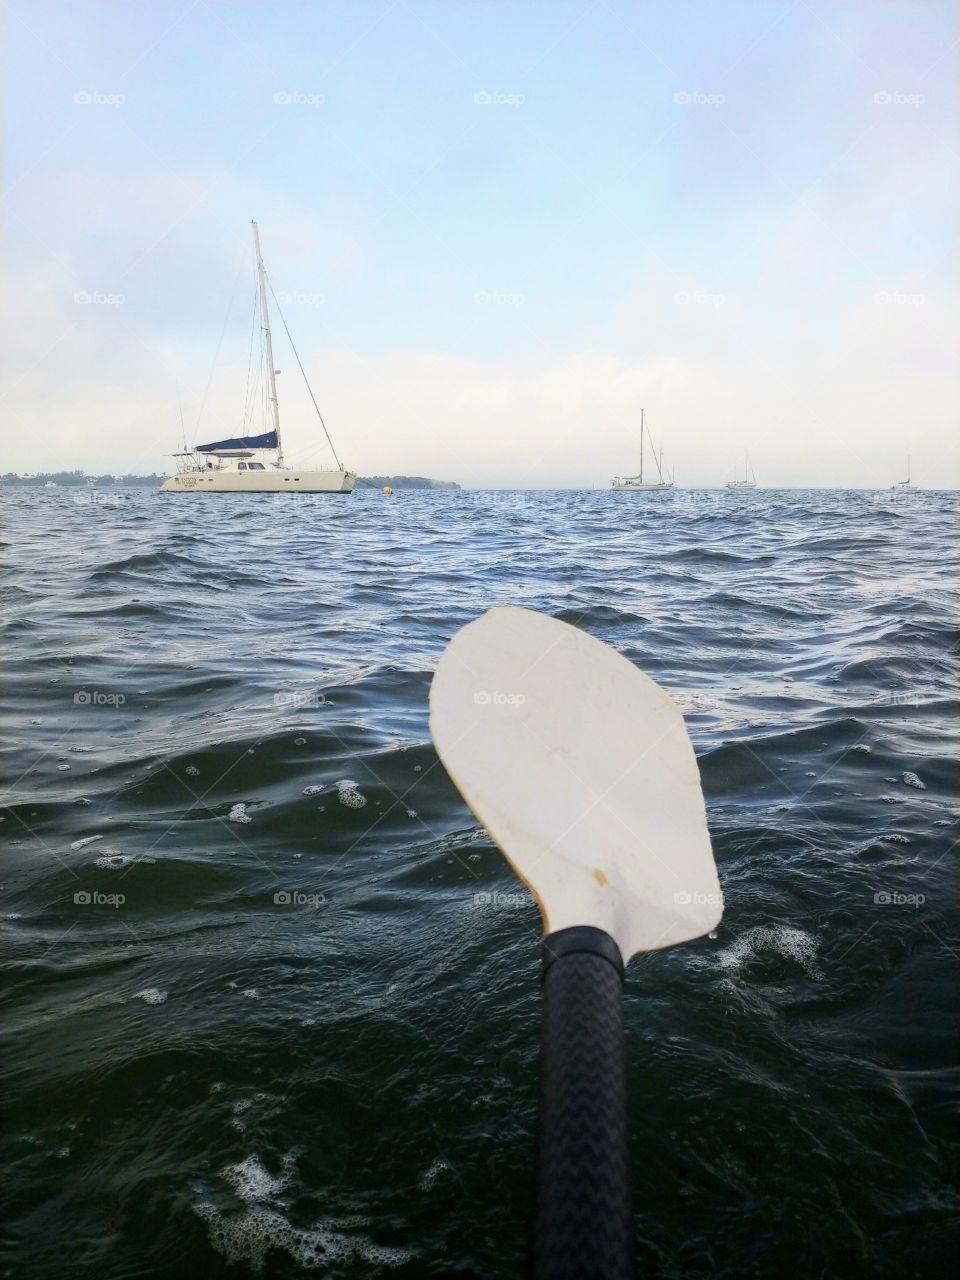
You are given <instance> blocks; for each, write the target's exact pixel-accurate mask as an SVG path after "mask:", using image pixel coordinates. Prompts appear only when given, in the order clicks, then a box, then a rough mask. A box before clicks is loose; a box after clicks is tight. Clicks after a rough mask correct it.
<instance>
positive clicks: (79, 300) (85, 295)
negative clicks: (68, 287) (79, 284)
mask: <svg viewBox="0 0 960 1280" xmlns="http://www.w3.org/2000/svg"><path fill="white" fill-rule="evenodd" d="M126 300H127V295H126V294H125V293H102V292H101V291H100V290H99V289H94V290H93V291H92V292H91V290H89V289H78V290H77V292H76V293H75V294H74V295H73V301H74V305H75V306H78V307H122V306H123V304H124V303H125V302H126Z"/></svg>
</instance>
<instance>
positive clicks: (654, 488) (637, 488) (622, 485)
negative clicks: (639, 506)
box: [611, 480, 673, 493]
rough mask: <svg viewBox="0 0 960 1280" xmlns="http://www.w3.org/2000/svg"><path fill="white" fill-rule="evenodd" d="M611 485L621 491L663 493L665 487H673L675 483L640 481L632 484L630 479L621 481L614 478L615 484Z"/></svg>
mask: <svg viewBox="0 0 960 1280" xmlns="http://www.w3.org/2000/svg"><path fill="white" fill-rule="evenodd" d="M611 487H612V488H613V489H616V490H617V491H618V492H619V493H663V491H664V490H665V489H672V488H673V485H672V484H666V483H664V484H656V483H655V484H639V483H637V484H632V483H631V482H630V481H629V480H625V481H620V482H618V481H616V480H614V482H613V485H612V486H611Z"/></svg>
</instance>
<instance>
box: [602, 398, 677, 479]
mask: <svg viewBox="0 0 960 1280" xmlns="http://www.w3.org/2000/svg"><path fill="white" fill-rule="evenodd" d="M646 434H647V435H648V436H649V435H650V432H649V431H648V432H647V433H646ZM643 437H644V426H643V410H642V409H641V410H640V474H639V475H636V476H615V477H614V479H613V481H612V482H611V487H612V488H614V489H618V490H620V491H622V492H625V493H659V492H662V491H663V490H664V489H672V488H673V479H672V478H671V479H670V480H664V478H663V450H662V449H661V450H660V453H659V454H658V453H657V451H656V449H654V447H653V440H652V439H651V440H650V448H651V450H653V460H654V462H655V463H656V466H657V476H658V479H656V480H649V479H648V480H644V478H643ZM647 474H648V475H649V472H648V473H647Z"/></svg>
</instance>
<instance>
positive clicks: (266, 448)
mask: <svg viewBox="0 0 960 1280" xmlns="http://www.w3.org/2000/svg"><path fill="white" fill-rule="evenodd" d="M250 225H251V227H252V228H253V245H254V251H255V254H256V263H257V297H258V299H259V312H260V332H261V343H262V361H263V368H264V369H265V371H266V383H265V386H264V391H265V402H266V403H265V409H266V418H267V421H266V422H264V423H263V424H262V425H263V426H265V427H267V430H263V431H260V432H259V433H256V434H254V433H252V432H251V431H250V430H249V427H250V425H252V424H251V423H249V422H248V415H249V410H250V408H251V404H250V391H251V388H250V369H249V368H248V371H247V389H246V393H245V397H244V416H243V421H242V424H241V428H242V429H243V428H246V430H245V431H243V433H242V434H238V435H235V436H231V437H229V438H227V439H224V440H214V441H213V442H212V443H210V444H198V445H196V446H195V447H194V448H193V449H187V448H186V445H184V448H183V452H182V453H178V454H174V457H175V458H176V462H177V474H176V475H175V476H170V477H168V478H167V479H166V480H165V481H164V482H163V484H162V485H161V486H160V488H161V491H162V492H166V493H197V492H213V493H351V492H352V491H353V486H354V483H355V481H356V478H357V477H356V474H355V473H354V472H353V471H347V469H346V468H345V467H344V465H343V463H342V462H341V461H340V459H339V457H338V456H337V452H336V450H335V449H334V447H333V441H332V440H331V439H330V433H329V431H328V430H327V424H326V423H325V422H324V420H323V416H322V414H321V413H320V407H319V405H318V404H317V400H316V397H315V396H314V394H313V388H312V387H311V386H310V381H309V379H308V378H307V374H306V370H305V369H304V367H303V363H302V361H301V359H300V356H299V353H298V352H297V349H296V347H294V345H293V339H292V337H291V336H290V330H289V329H288V328H287V322H286V319H285V318H284V316H283V313H282V312H281V311H280V305H279V303H277V311H278V313H279V315H280V319H281V321H282V322H283V327H284V330H285V332H286V334H287V338H288V339H289V340H290V346H291V348H292V349H293V354H294V356H295V357H296V361H297V364H298V365H299V367H300V372H301V373H302V374H303V380H304V382H305V383H306V386H307V391H308V392H309V393H310V399H311V400H312V402H313V407H314V409H316V412H317V417H318V418H319V419H320V425H321V426H322V427H323V431H324V435H325V436H326V439H327V443H328V444H329V446H330V451H331V453H332V454H333V457H334V460H335V462H336V464H337V465H336V469H333V468H331V469H329V470H314V469H304V468H296V467H288V466H286V465H285V463H284V457H283V439H282V437H281V434H280V405H279V401H278V399H277V373H278V372H279V370H278V369H277V368H276V365H275V361H274V356H273V335H272V333H271V330H270V310H269V306H268V302H267V272H266V268H265V267H264V265H263V256H262V254H261V252H260V232H259V229H258V227H257V224H256V223H255V222H251V224H250ZM271 292H272V288H271ZM276 301H277V299H276V294H274V302H276ZM250 360H251V364H252V360H253V350H252V343H251V353H250ZM271 454H272V455H273V456H272V457H271V456H270V455H271Z"/></svg>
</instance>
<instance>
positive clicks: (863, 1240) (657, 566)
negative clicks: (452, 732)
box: [0, 489, 960, 1280]
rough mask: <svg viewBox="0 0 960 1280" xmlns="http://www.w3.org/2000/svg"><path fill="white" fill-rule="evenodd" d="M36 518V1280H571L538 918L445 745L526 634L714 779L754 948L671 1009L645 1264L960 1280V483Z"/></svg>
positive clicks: (10, 1060)
mask: <svg viewBox="0 0 960 1280" xmlns="http://www.w3.org/2000/svg"><path fill="white" fill-rule="evenodd" d="M2 503H3V517H2V526H3V527H2V538H3V542H4V544H5V545H4V566H5V567H4V576H3V591H4V600H3V608H4V613H3V618H4V641H5V649H4V652H5V662H4V677H3V679H4V685H5V694H6V697H5V700H4V708H5V709H4V711H3V728H4V738H5V744H6V745H5V746H4V748H3V753H2V760H0V765H2V772H3V785H2V809H0V817H2V819H3V820H2V823H0V837H2V840H3V845H4V853H3V869H2V895H0V896H2V910H0V916H2V919H0V933H2V939H3V955H4V967H5V983H4V991H5V996H4V999H5V1025H6V1043H5V1048H4V1050H3V1058H2V1063H3V1066H2V1070H3V1073H4V1076H5V1083H6V1094H7V1098H8V1105H7V1107H6V1108H5V1111H4V1116H3V1153H4V1156H3V1158H4V1167H5V1174H6V1176H5V1178H4V1200H5V1212H4V1215H3V1218H4V1222H5V1229H4V1235H3V1241H2V1260H0V1271H2V1274H3V1275H6V1276H10V1277H17V1278H18V1280H20V1278H23V1280H28V1278H29V1280H47V1278H50V1280H54V1278H55V1280H61V1278H62V1277H64V1276H70V1277H85V1276H90V1277H96V1278H97V1280H126V1278H130V1280H140V1278H142V1277H152V1276H156V1277H166V1276H170V1277H180V1276H185V1277H186V1276H205V1277H209V1278H211V1280H212V1278H214V1277H221V1276H223V1277H242V1276H244V1275H255V1274H257V1273H259V1274H261V1275H263V1276H269V1277H288V1276H306V1275H311V1274H312V1275H318V1276H324V1277H372V1276H392V1277H397V1278H398V1280H399V1278H400V1277H423V1276H443V1277H481V1278H486V1277H490V1278H491V1280H493V1278H495V1277H519V1276H522V1275H524V1274H525V1269H526V1265H527V1253H528V1246H529V1232H530V1218H531V1211H532V1168H533V1141H534V1129H535V1114H536V1077H537V1038H538V1031H539V1004H538V1000H539V994H538V963H539V951H538V942H537V939H538V935H539V921H538V915H537V911H536V908H535V906H534V905H533V903H532V901H531V900H530V899H529V897H528V896H527V895H526V893H525V892H524V891H523V890H522V889H521V888H520V887H519V886H518V884H517V882H516V881H515V880H514V878H513V876H512V874H511V872H510V871H509V869H508V867H507V866H506V864H505V863H504V861H503V859H502V858H501V856H500V854H499V853H498V852H497V851H496V850H495V849H494V848H493V847H492V846H491V843H490V841H489V839H488V838H487V837H486V835H485V833H484V832H483V831H482V830H481V829H480V828H478V826H477V824H476V822H475V820H474V819H473V817H472V816H471V814H470V813H469V811H468V810H467V809H466V808H465V806H464V805H463V803H462V801H461V800H460V798H459V796H458V794H457V793H456V791H455V790H454V788H453V786H452V785H451V783H450V782H449V780H448V779H447V778H446V776H445V774H444V771H443V768H442V767H441V766H440V765H439V764H438V761H437V758H436V755H435V753H434V751H433V749H432V746H431V743H430V739H429V734H428V729H427V693H428V688H429V684H430V675H431V671H432V669H433V666H434V664H435V662H436V660H437V657H438V655H439V653H440V651H441V649H442V647H443V645H444V644H445V642H446V641H447V640H448V639H449V637H450V636H451V635H452V634H453V632H454V631H455V630H456V629H457V628H458V627H459V626H461V625H462V624H463V623H465V622H467V621H469V620H470V619H472V618H474V617H476V616H477V615H478V614H479V613H481V612H482V611H483V610H484V609H486V608H488V607H489V606H491V605H495V604H521V605H526V606H530V607H533V608H537V609H542V610H545V611H546V612H548V613H551V614H553V615H555V616H556V617H559V618H563V619H565V620H567V621H570V622H574V623H576V624H578V625H580V626H582V627H584V628H586V629H587V630H588V631H590V632H591V633H593V634H594V635H596V636H599V637H600V638H602V639H604V640H606V641H608V642H610V643H611V644H613V645H615V646H616V647H617V648H619V649H620V650H621V651H622V652H623V653H625V654H626V655H627V656H628V657H629V658H630V659H631V660H633V661H634V662H636V663H637V664H639V665H640V666H641V667H642V668H643V669H644V670H646V671H647V672H649V673H650V674H651V675H652V676H654V677H655V678H656V679H657V680H659V681H660V682H661V683H662V684H663V685H664V686H665V687H666V688H668V689H669V690H670V691H672V693H673V694H674V696H675V697H676V698H677V699H678V701H679V702H680V704H681V705H682V706H683V708H684V710H685V713H686V715H687V719H688V724H689V727H690V731H691V733H692V736H693V739H694V743H695V745H696V749H697V753H698V756H699V761H700V766H701V770H702V776H703V782H704V788H705V792H706V796H707V808H708V814H709V818H710V823H711V829H712V834H713V839H714V845H715V849H716V853H717V860H718V865H719V870H720V877H721V881H722V883H723V888H724V892H725V895H726V903H727V906H726V914H725V917H724V920H723V923H722V925H721V926H720V928H719V930H718V931H717V934H716V936H715V937H711V938H704V939H702V940H700V941H698V942H695V943H691V944H688V945H686V946H683V947H680V948H677V949H675V950H672V951H668V952H662V953H658V954H655V955H651V956H648V957H644V958H641V959H638V960H636V961H634V963H633V964H632V965H631V967H630V969H629V971H628V979H627V988H626V992H627V994H626V1020H627V1034H628V1052H629V1061H630V1089H631V1115H632V1129H633V1150H634V1164H635V1204H636V1234H637V1252H638V1258H639V1261H640V1268H641V1273H642V1274H643V1275H645V1276H656V1277H668V1278H670V1280H679V1278H680V1277H704V1278H705V1277H727V1278H730V1280H734V1278H740V1277H766V1278H768V1277H779V1276H790V1277H802V1278H806V1277H810V1278H811V1280H813V1278H814V1277H816V1278H818V1280H822V1278H824V1277H890V1278H891V1280H893V1277H897V1280H902V1277H940V1276H942V1275H944V1274H946V1273H947V1268H948V1265H949V1260H950V1259H952V1257H953V1255H954V1253H955V1250H956V1246H957V1244H958V1243H960V1240H958V1232H957V1228H956V1218H955V1216H954V1213H955V1208H954V1206H955V1198H954V1197H955V1189H956V1178H957V1170H958V1162H957V1147H956V1128H955V1117H956V1106H957V1085H958V1075H960V1069H958V1054H957V1042H956V1004H957V999H956V993H957V981H956V979H957V970H956V964H957V958H958V954H960V914H958V911H957V901H956V895H955V887H956V863H957V853H958V846H957V837H958V832H960V827H958V822H957V816H958V795H957V773H956V761H957V743H958V736H960V731H958V720H957V712H958V709H960V681H958V672H957V665H956V657H957V644H958V638H960V622H958V610H957V595H956V588H955V584H956V569H957V563H956V561H957V548H956V542H955V540H954V539H955V531H956V518H957V514H958V507H960V499H958V496H957V495H955V494H937V493H921V494H917V495H915V496H912V497H907V498H902V499H899V500H893V498H892V497H891V495H889V494H871V493H862V492H844V493H840V492H822V491H818V492H799V491H791V492H773V491H771V492H765V491H757V492H755V493H753V494H741V495H737V494H727V493H702V492H684V491H678V492H676V493H674V494H663V495H646V496H641V495H635V494H613V493H610V492H581V493H523V492H516V493H468V492H463V493H444V492H414V491H405V492H398V493H397V494H395V495H394V497H393V498H386V497H384V496H383V495H381V494H379V493H375V492H372V491H363V492H361V491H358V492H357V493H355V494H354V495H353V496H352V497H348V498H342V497H323V496H317V497H311V496H308V495H301V496H298V497H296V498H287V497H284V496H280V497H277V498H274V497H271V496H268V495H263V496H258V497H243V498H241V497H239V496H233V495H225V494H224V495H212V494H211V495H204V496H193V497H180V498H178V497H177V496H167V495H164V496H161V495H159V494H158V493H155V492H152V491H148V490H135V491H131V490H128V491H118V492H117V493H116V494H112V493H107V492H104V491H97V492H86V491H84V492H79V493H78V492H76V491H71V490H66V489H61V490H57V491H53V490H43V491H38V492H30V491H25V490H16V489H8V490H7V491H6V492H5V493H4V494H3V495H2ZM951 582H952V583H953V584H954V585H953V586H952V585H951Z"/></svg>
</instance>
